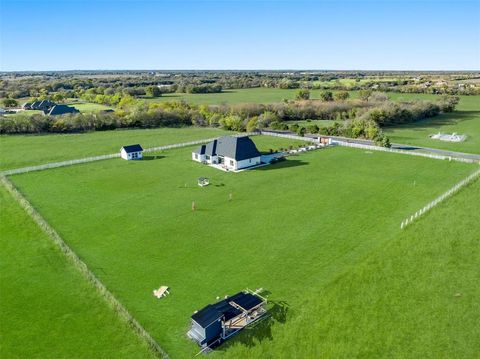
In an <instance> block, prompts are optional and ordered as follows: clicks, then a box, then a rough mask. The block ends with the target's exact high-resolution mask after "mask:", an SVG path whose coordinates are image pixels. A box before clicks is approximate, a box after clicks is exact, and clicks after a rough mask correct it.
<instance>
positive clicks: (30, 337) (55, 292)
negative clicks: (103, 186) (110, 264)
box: [0, 186, 153, 359]
mask: <svg viewBox="0 0 480 359" xmlns="http://www.w3.org/2000/svg"><path fill="white" fill-rule="evenodd" d="M0 208H1V211H0V238H1V240H0V272H1V275H0V296H1V299H0V323H1V325H0V337H1V345H0V357H2V358H5V359H6V358H150V357H153V355H151V354H150V352H149V350H148V349H147V347H146V345H144V344H143V342H141V341H140V339H139V338H138V337H137V336H135V335H134V334H133V332H132V330H131V329H130V328H129V327H128V326H127V325H126V324H125V323H123V322H121V321H120V320H119V318H118V317H117V316H116V315H115V314H114V312H113V311H112V309H111V308H109V307H108V306H107V304H106V302H105V301H104V300H103V299H102V298H100V296H99V295H98V294H97V293H96V292H95V291H94V290H93V287H92V286H91V285H89V284H88V283H87V282H86V281H85V279H84V278H83V277H82V276H81V275H80V274H79V273H78V272H77V271H76V270H75V269H74V268H73V267H72V265H71V264H70V263H69V262H67V260H66V259H65V257H64V255H63V254H62V253H60V251H59V250H58V249H57V248H56V247H54V246H53V244H51V242H50V239H48V238H47V237H46V235H45V234H44V233H43V232H42V231H41V230H40V228H39V227H38V226H37V225H36V224H35V223H34V222H33V221H32V220H31V218H30V217H29V216H28V215H27V213H26V212H25V211H24V210H23V209H21V207H20V206H19V205H18V204H17V203H16V202H15V201H14V200H13V198H12V197H11V196H10V194H9V193H7V192H6V190H5V189H4V188H3V187H1V186H0Z"/></svg>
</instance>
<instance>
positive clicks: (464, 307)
mask: <svg viewBox="0 0 480 359" xmlns="http://www.w3.org/2000/svg"><path fill="white" fill-rule="evenodd" d="M479 200H480V182H479V181H477V182H475V183H474V184H472V185H470V186H468V187H466V188H465V189H463V190H462V191H461V192H460V193H459V194H457V195H456V196H455V197H453V198H451V199H449V200H448V201H446V202H444V203H442V204H440V205H439V206H438V207H436V208H435V209H434V210H433V211H432V212H430V213H429V214H428V215H427V216H426V217H424V218H422V219H421V220H420V221H418V222H416V223H414V224H413V225H412V226H410V227H408V228H407V229H406V230H405V231H402V232H399V233H394V234H392V235H391V236H390V237H389V239H388V243H387V244H386V245H384V246H382V247H381V248H379V249H377V250H375V251H372V253H371V254H370V255H369V256H368V257H367V259H366V260H365V261H363V262H362V263H360V264H359V265H357V266H355V267H354V268H351V269H350V270H349V271H348V273H346V274H344V275H341V276H339V277H338V278H337V279H335V280H334V281H332V282H331V283H329V284H328V285H326V286H325V287H322V288H321V289H319V290H316V291H313V293H308V294H307V295H305V298H304V300H303V302H302V305H303V306H304V308H302V310H301V312H300V313H299V312H298V311H297V313H294V314H293V315H292V316H291V320H288V321H287V324H286V325H284V326H283V327H281V329H280V330H276V331H274V332H273V333H272V334H271V339H272V340H273V341H272V342H269V341H268V340H266V341H267V343H266V344H265V345H257V344H256V343H254V342H253V343H252V340H251V338H252V337H254V336H255V333H254V332H253V331H252V332H251V333H248V332H245V333H242V334H241V335H240V336H239V337H238V339H237V341H236V342H233V343H232V344H231V346H229V347H227V348H225V349H224V350H225V353H226V354H228V355H227V357H231V358H240V357H252V358H253V357H259V358H260V357H262V358H275V357H281V355H279V356H276V355H275V354H277V353H282V352H283V353H287V355H285V357H289V353H295V354H294V355H291V356H292V357H293V356H295V357H297V358H432V359H438V358H445V359H451V358H476V357H478V353H480V324H479V323H480V301H479V300H478V298H479V296H480V287H479V286H478V284H477V283H478V278H480V268H479V266H478V263H479V262H480V252H479V251H478V247H479V245H480V242H479V240H480V239H479V236H478V233H480V212H479V210H478V209H479V208H478V203H479ZM312 313H314V314H312ZM273 342H274V343H279V344H278V345H279V346H278V348H277V349H278V350H277V351H276V352H275V353H273V355H272V354H271V353H270V352H269V350H268V345H269V344H270V343H273ZM249 343H250V345H248V344H249Z"/></svg>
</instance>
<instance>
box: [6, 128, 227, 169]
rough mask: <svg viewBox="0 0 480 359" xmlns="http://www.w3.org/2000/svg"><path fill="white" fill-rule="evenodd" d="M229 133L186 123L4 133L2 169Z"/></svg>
mask: <svg viewBox="0 0 480 359" xmlns="http://www.w3.org/2000/svg"><path fill="white" fill-rule="evenodd" d="M225 133H227V132H226V131H222V130H220V129H214V128H196V127H183V128H157V129H148V130H144V129H142V130H114V131H97V132H89V133H80V134H63V135H60V134H48V135H4V136H0V170H6V169H11V168H20V167H26V166H33V165H38V164H43V163H48V162H57V161H65V160H71V159H76V158H82V157H89V156H98V155H103V154H108V153H115V152H118V151H120V147H122V146H123V145H131V144H135V143H140V144H141V145H142V146H143V147H144V148H147V147H155V146H163V145H168V144H173V143H178V142H188V141H194V140H201V139H205V138H211V137H217V136H221V135H222V134H225Z"/></svg>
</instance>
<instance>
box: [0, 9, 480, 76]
mask: <svg viewBox="0 0 480 359" xmlns="http://www.w3.org/2000/svg"><path fill="white" fill-rule="evenodd" d="M0 36H1V37H0V70H3V71H13V70H71V69H333V70H349V69H363V70H375V69H378V70H465V69H471V70H479V69H480V1H478V0H476V1H446V0H443V1H442V0H440V1H434V0H422V1H394V0H384V1H371V0H370V1H362V0H357V1H348V2H345V1H333V0H332V1H313V0H310V1H287V0H281V1H272V0H270V1H234V0H223V1H207V0H198V1H182V0H177V1H161V0H158V1H153V0H150V1H131V0H117V1H114V0H97V1H92V0H83V1H80V0H70V1H69V0H63V1H44V0H37V1H23V0H0Z"/></svg>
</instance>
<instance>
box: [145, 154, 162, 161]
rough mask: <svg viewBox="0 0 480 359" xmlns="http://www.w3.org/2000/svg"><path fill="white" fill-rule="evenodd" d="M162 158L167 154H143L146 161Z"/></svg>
mask: <svg viewBox="0 0 480 359" xmlns="http://www.w3.org/2000/svg"><path fill="white" fill-rule="evenodd" d="M162 158H165V156H161V155H150V156H143V160H144V161H153V160H160V159H162Z"/></svg>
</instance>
